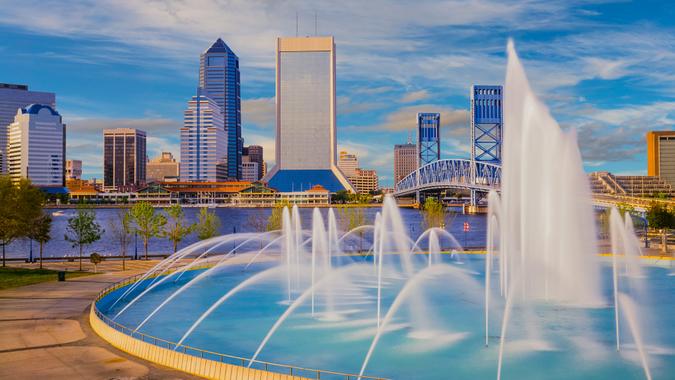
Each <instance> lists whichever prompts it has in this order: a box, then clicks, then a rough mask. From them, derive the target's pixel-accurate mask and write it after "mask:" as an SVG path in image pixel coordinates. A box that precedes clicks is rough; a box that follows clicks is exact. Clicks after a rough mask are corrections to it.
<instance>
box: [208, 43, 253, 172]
mask: <svg viewBox="0 0 675 380" xmlns="http://www.w3.org/2000/svg"><path fill="white" fill-rule="evenodd" d="M199 87H200V88H201V89H202V91H201V94H202V95H205V96H207V97H208V98H210V99H212V100H213V101H215V102H216V104H217V105H218V106H219V107H220V110H221V112H222V114H223V119H224V122H225V123H224V125H225V131H226V132H227V177H228V178H229V179H241V155H242V150H243V148H244V140H243V139H242V137H241V93H240V82H239V58H238V57H237V55H236V54H234V52H233V51H232V50H231V49H230V47H229V46H227V44H226V43H225V42H224V41H223V40H222V39H220V38H219V39H218V40H216V42H214V43H213V45H211V47H210V48H209V49H208V50H206V51H205V52H204V53H203V54H202V55H201V61H200V65H199Z"/></svg>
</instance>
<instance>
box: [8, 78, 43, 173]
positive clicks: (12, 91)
mask: <svg viewBox="0 0 675 380" xmlns="http://www.w3.org/2000/svg"><path fill="white" fill-rule="evenodd" d="M31 104H46V105H48V106H50V107H52V108H54V109H56V100H55V96H54V93H51V92H37V91H29V90H28V86H26V85H23V84H9V83H0V174H2V173H7V160H6V159H5V149H6V148H7V136H8V133H9V125H10V124H12V123H13V122H14V116H16V111H17V110H18V109H19V108H23V107H26V106H28V105H31Z"/></svg>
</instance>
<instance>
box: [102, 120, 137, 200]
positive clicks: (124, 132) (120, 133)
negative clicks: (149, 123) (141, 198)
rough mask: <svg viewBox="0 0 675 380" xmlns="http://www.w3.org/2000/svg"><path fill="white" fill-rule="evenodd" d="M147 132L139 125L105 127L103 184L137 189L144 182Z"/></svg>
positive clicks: (113, 189) (120, 188) (106, 186)
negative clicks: (139, 128) (133, 126)
mask: <svg viewBox="0 0 675 380" xmlns="http://www.w3.org/2000/svg"><path fill="white" fill-rule="evenodd" d="M146 161H147V156H146V148H145V132H143V131H141V130H138V129H130V128H115V129H105V130H103V188H104V189H105V190H107V191H129V190H135V189H138V188H139V187H141V186H143V185H144V184H145V169H146V167H145V165H146Z"/></svg>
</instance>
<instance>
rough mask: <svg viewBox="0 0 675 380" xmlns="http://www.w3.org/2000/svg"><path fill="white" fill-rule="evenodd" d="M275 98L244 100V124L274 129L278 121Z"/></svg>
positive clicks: (242, 103) (242, 105) (242, 114)
mask: <svg viewBox="0 0 675 380" xmlns="http://www.w3.org/2000/svg"><path fill="white" fill-rule="evenodd" d="M276 112H277V111H276V105H275V103H274V98H273V97H272V98H254V99H244V100H242V102H241V118H242V123H244V124H249V123H251V124H254V125H256V126H258V127H262V128H272V127H274V123H275V121H276Z"/></svg>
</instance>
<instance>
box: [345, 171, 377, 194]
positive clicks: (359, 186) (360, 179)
mask: <svg viewBox="0 0 675 380" xmlns="http://www.w3.org/2000/svg"><path fill="white" fill-rule="evenodd" d="M354 172H355V173H354V174H355V175H354V176H351V177H349V182H351V183H352V185H353V186H354V188H355V189H356V192H357V193H359V194H370V193H371V192H374V191H377V189H378V188H379V183H378V178H377V171H375V170H366V169H361V168H357V169H356V170H355V171H354Z"/></svg>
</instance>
